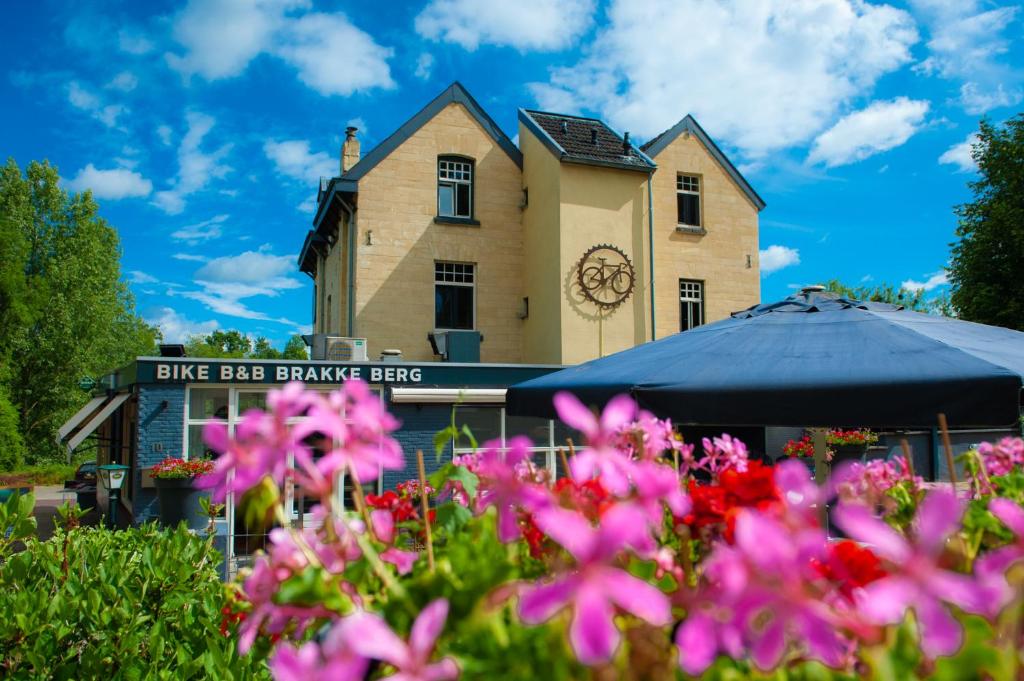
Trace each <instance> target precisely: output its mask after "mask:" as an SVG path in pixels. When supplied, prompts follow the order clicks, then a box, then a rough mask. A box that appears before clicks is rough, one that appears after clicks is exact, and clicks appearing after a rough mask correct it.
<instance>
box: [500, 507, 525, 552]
mask: <svg viewBox="0 0 1024 681" xmlns="http://www.w3.org/2000/svg"><path fill="white" fill-rule="evenodd" d="M521 534H522V533H521V532H520V530H519V516H518V514H517V513H516V511H515V509H513V508H511V507H509V506H499V507H498V539H499V540H500V541H502V542H504V543H506V544H507V543H508V542H510V541H514V540H516V539H518V538H519V537H520V535H521Z"/></svg>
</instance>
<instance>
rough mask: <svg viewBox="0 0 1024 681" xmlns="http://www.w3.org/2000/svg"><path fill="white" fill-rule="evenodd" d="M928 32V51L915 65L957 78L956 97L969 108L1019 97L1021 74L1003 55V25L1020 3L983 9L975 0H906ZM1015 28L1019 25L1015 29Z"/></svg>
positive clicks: (1004, 103) (981, 108)
mask: <svg viewBox="0 0 1024 681" xmlns="http://www.w3.org/2000/svg"><path fill="white" fill-rule="evenodd" d="M911 5H912V7H913V8H914V10H915V11H916V12H917V13H918V15H919V16H920V17H921V18H922V19H923V21H924V24H925V25H926V27H927V30H928V32H929V33H930V39H929V40H928V44H927V47H928V50H929V56H928V58H927V59H925V60H924V61H923V62H921V63H920V64H919V65H918V66H917V67H916V70H918V71H919V72H922V73H925V74H934V75H938V76H940V77H942V78H948V79H952V80H961V81H963V85H962V86H961V88H960V103H961V104H962V105H963V107H964V108H965V109H966V110H967V112H968V113H971V114H981V113H985V112H986V111H989V110H990V109H993V108H996V107H1000V106H1011V105H1013V104H1016V103H1018V102H1020V101H1021V91H1020V89H1019V88H1017V89H1012V86H1011V89H1010V90H1007V89H1006V88H1005V86H1006V84H1008V83H1011V82H1015V83H1018V84H1019V83H1020V82H1021V75H1020V73H1018V72H1017V71H1015V70H1014V69H1013V68H1011V67H1010V66H1009V65H1008V64H1006V63H1005V62H1004V61H1003V59H1002V58H1003V57H1004V56H1005V55H1006V54H1007V53H1008V52H1009V51H1010V45H1011V39H1010V38H1007V37H1006V30H1007V28H1008V27H1010V26H1011V25H1013V24H1014V23H1015V22H1016V19H1017V15H1018V13H1019V11H1020V8H1019V7H996V8H994V9H983V5H988V3H982V2H980V1H979V0H958V1H957V2H948V1H946V0H911ZM1018 32H1019V29H1018Z"/></svg>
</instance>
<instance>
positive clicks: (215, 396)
mask: <svg viewBox="0 0 1024 681" xmlns="http://www.w3.org/2000/svg"><path fill="white" fill-rule="evenodd" d="M188 417H189V418H190V419H223V420H225V421H227V420H228V389H227V388H192V389H191V390H189V394H188Z"/></svg>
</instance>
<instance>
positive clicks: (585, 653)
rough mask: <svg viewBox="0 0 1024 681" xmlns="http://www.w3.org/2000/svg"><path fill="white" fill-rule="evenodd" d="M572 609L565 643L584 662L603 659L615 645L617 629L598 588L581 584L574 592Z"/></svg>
mask: <svg viewBox="0 0 1024 681" xmlns="http://www.w3.org/2000/svg"><path fill="white" fill-rule="evenodd" d="M575 605H576V609H575V612H574V613H573V617H572V623H571V624H570V625H569V642H570V643H571V644H572V649H573V650H574V651H575V652H576V658H577V659H578V660H579V661H580V662H581V663H583V664H585V665H592V664H596V663H599V662H607V661H608V660H610V659H611V657H612V654H613V653H614V652H615V649H616V648H618V646H619V638H620V634H619V630H618V629H616V628H615V622H614V621H613V619H612V616H613V612H612V608H611V606H610V605H609V604H608V601H607V600H605V595H604V594H603V593H602V592H601V589H600V587H595V586H591V585H583V586H581V587H580V589H579V590H578V591H577V592H576V598H575Z"/></svg>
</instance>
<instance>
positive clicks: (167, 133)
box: [156, 125, 174, 147]
mask: <svg viewBox="0 0 1024 681" xmlns="http://www.w3.org/2000/svg"><path fill="white" fill-rule="evenodd" d="M173 132H174V131H173V130H171V126H169V125H158V126H157V128H156V136H157V138H158V139H159V140H160V144H162V145H164V146H165V147H169V146H171V134H172V133H173Z"/></svg>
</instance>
